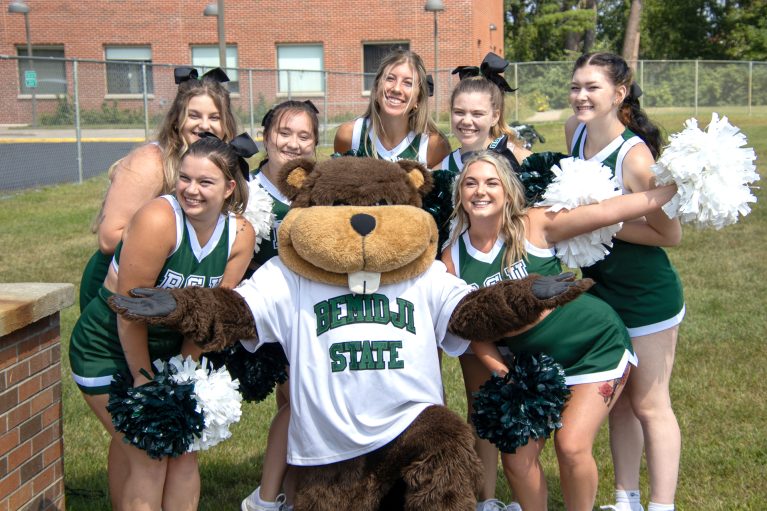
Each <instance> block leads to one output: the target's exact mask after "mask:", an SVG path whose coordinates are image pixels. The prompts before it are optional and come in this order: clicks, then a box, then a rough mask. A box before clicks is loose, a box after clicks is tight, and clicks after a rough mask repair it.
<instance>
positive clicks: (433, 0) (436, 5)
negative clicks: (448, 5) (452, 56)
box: [423, 0, 445, 122]
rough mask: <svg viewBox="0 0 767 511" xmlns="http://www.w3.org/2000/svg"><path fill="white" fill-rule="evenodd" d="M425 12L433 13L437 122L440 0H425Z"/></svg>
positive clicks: (436, 112) (437, 118) (437, 115)
mask: <svg viewBox="0 0 767 511" xmlns="http://www.w3.org/2000/svg"><path fill="white" fill-rule="evenodd" d="M423 8H424V10H426V11H427V12H433V13H434V118H435V119H436V121H437V122H439V73H438V72H437V70H438V69H439V42H438V41H439V39H438V35H439V31H438V27H437V13H438V12H441V11H444V10H445V5H444V3H443V2H442V0H426V5H424V6H423Z"/></svg>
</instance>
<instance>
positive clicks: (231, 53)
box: [189, 44, 240, 94]
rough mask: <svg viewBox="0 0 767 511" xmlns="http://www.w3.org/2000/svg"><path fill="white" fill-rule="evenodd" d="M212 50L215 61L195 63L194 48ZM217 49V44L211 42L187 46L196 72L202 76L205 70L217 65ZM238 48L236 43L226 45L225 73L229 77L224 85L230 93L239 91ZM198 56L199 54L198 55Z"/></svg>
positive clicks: (206, 58) (205, 58)
mask: <svg viewBox="0 0 767 511" xmlns="http://www.w3.org/2000/svg"><path fill="white" fill-rule="evenodd" d="M211 49H212V50H214V53H215V63H213V62H209V63H199V64H198V63H197V62H195V55H194V54H195V50H211ZM218 52H219V49H218V45H212V44H193V45H191V46H190V48H189V58H190V61H191V63H192V66H193V67H194V68H195V69H197V72H198V73H199V74H200V76H202V74H203V73H205V72H206V71H210V70H211V69H214V68H216V67H219V53H218ZM239 56H240V55H239V49H238V48H237V45H236V44H227V45H226V75H227V76H228V77H229V81H228V82H226V84H225V86H226V88H227V89H229V92H230V93H232V94H239V93H240V73H239V68H238V67H237V60H238V59H239ZM198 58H199V56H198ZM208 59H210V58H209V57H204V58H203V60H208Z"/></svg>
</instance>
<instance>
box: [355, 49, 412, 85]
mask: <svg viewBox="0 0 767 511" xmlns="http://www.w3.org/2000/svg"><path fill="white" fill-rule="evenodd" d="M373 47H376V48H384V47H385V50H384V51H382V52H380V54H379V55H378V61H377V62H375V66H368V65H367V64H368V63H367V59H366V51H365V50H366V49H367V48H373ZM396 48H402V49H405V50H410V41H363V42H362V94H363V95H364V96H369V95H370V89H371V88H372V85H373V80H375V75H376V72H377V71H378V66H379V65H380V64H381V61H382V60H383V58H384V57H385V56H386V54H388V53H389V52H390V51H392V50H394V49H396ZM371 64H372V63H371ZM369 69H370V71H369Z"/></svg>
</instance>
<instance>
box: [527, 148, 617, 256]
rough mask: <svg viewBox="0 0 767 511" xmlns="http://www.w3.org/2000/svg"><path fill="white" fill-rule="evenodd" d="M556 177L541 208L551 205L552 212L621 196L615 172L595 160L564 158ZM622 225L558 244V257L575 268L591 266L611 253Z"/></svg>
mask: <svg viewBox="0 0 767 511" xmlns="http://www.w3.org/2000/svg"><path fill="white" fill-rule="evenodd" d="M551 170H552V172H553V173H554V175H555V176H556V177H555V178H554V180H553V181H552V182H551V184H549V186H548V187H547V188H546V193H544V195H543V199H542V200H541V201H540V202H539V203H538V204H536V205H537V206H550V207H549V211H554V212H556V211H560V210H562V209H568V210H569V209H573V208H577V207H578V206H585V205H587V204H596V203H598V202H601V201H603V200H605V199H609V198H611V197H616V196H618V195H620V194H621V191H620V187H619V185H618V182H617V181H616V180H615V178H614V177H613V176H612V171H611V170H610V169H609V168H608V167H605V166H604V165H602V164H601V163H598V162H595V161H588V160H581V159H579V158H563V159H562V160H561V161H560V162H559V166H557V165H555V166H554V167H552V168H551ZM621 225H622V224H620V223H618V224H615V225H610V226H607V227H602V228H600V229H597V230H595V231H592V232H589V233H586V234H581V235H580V236H575V237H574V238H570V239H569V240H564V241H561V242H559V243H557V244H556V249H557V257H559V259H560V260H561V261H562V262H563V263H565V264H566V265H567V266H569V267H571V268H578V267H581V266H590V265H592V264H594V263H595V262H597V261H599V260H602V259H604V257H605V256H606V255H607V254H609V252H610V251H609V250H608V247H612V246H613V241H612V239H613V236H614V235H615V233H617V232H618V231H619V230H620V229H621Z"/></svg>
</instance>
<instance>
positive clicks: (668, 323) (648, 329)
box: [627, 305, 687, 339]
mask: <svg viewBox="0 0 767 511" xmlns="http://www.w3.org/2000/svg"><path fill="white" fill-rule="evenodd" d="M686 311H687V308H686V306H685V305H682V310H680V311H679V313H678V314H677V315H676V316H674V317H673V318H669V319H666V320H663V321H659V322H657V323H653V324H652V325H644V326H638V327H636V328H627V330H628V331H629V336H630V337H631V338H632V339H633V338H634V337H640V336H642V335H650V334H655V333H658V332H662V331H663V330H668V329H669V328H673V327H675V326H677V325H679V324H680V323H681V322H682V319H684V314H685V312H686Z"/></svg>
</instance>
